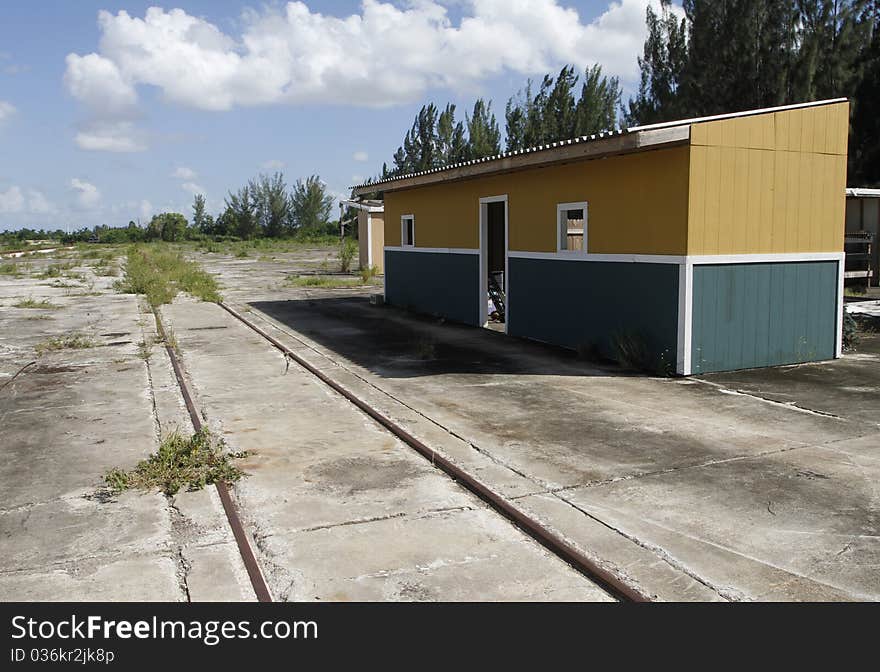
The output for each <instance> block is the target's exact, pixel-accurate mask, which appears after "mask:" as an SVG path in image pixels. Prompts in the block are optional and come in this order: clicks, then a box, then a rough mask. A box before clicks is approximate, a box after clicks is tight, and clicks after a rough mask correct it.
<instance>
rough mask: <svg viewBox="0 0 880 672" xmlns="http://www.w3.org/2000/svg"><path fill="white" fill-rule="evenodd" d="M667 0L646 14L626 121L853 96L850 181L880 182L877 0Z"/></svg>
mask: <svg viewBox="0 0 880 672" xmlns="http://www.w3.org/2000/svg"><path fill="white" fill-rule="evenodd" d="M683 8H684V17H683V18H679V17H678V16H677V15H676V14H675V13H674V12H673V10H672V7H671V5H670V2H669V0H662V2H661V6H660V10H659V12H656V11H654V10H653V9H652V8H651V7H648V10H647V28H648V36H647V39H646V41H645V45H644V51H643V54H642V56H641V57H640V58H639V68H640V73H641V76H640V83H639V89H638V93H637V94H636V95H635V97H634V98H632V99H631V100H629V102H628V105H627V108H626V110H625V111H624V117H625V120H626V123H627V124H629V125H636V124H649V123H654V122H662V121H672V120H674V119H686V118H690V117H699V116H705V115H712V114H721V113H725V112H738V111H742V110H748V109H755V108H763V107H774V106H777V105H786V104H791V103H800V102H807V101H812V100H822V99H829V98H839V97H846V98H849V99H850V101H851V103H852V110H851V113H852V117H851V122H852V124H851V129H850V151H849V159H850V162H849V183H850V184H858V185H860V186H868V185H870V184H877V183H878V182H880V121H878V110H880V31H878V27H880V0H684V3H683Z"/></svg>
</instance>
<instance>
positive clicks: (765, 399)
mask: <svg viewBox="0 0 880 672" xmlns="http://www.w3.org/2000/svg"><path fill="white" fill-rule="evenodd" d="M692 380H695V381H696V382H698V383H702V384H704V385H709V386H711V387H714V388H715V389H716V390H718V391H719V392H720V393H721V394H729V395H732V396H737V397H750V398H752V399H755V400H756V401H760V402H763V403H765V404H770V405H771V406H777V407H779V408H786V409H788V410H790V411H797V412H798V413H806V414H807V415H816V416H819V417H821V418H831V419H833V420H839V421H840V422H849V421H848V420H847V419H846V418H844V417H842V416H839V415H835V414H834V413H828V412H826V411H817V410H815V409H812V408H804V407H803V406H798V405H797V404H795V403H794V402H793V401H792V402H785V401H777V400H776V399H770V398H768V397H763V396H761V395H760V394H754V393H752V392H746V391H745V390H732V389H730V388H729V387H726V386H725V385H722V384H721V383H714V382H712V381H711V380H703V379H701V378H692Z"/></svg>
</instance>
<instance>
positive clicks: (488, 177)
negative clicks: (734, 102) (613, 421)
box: [355, 100, 849, 375]
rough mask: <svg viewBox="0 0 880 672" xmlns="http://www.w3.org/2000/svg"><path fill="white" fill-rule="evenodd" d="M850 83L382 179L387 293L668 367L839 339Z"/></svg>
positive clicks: (829, 351) (820, 347)
mask: <svg viewBox="0 0 880 672" xmlns="http://www.w3.org/2000/svg"><path fill="white" fill-rule="evenodd" d="M848 110H849V105H848V103H847V101H846V100H834V101H823V102H819V103H809V104H804V105H796V106H788V107H783V108H774V109H770V110H756V111H753V112H745V113H738V114H733V115H723V116H718V117H710V118H704V119H693V120H686V121H681V122H673V123H668V124H658V125H653V126H645V127H637V128H632V129H628V130H626V131H615V132H612V133H608V134H602V135H599V136H593V137H590V138H578V139H575V140H570V141H565V142H560V143H554V144H553V145H550V146H547V147H539V148H534V149H530V150H523V151H518V152H512V153H508V154H504V155H501V156H498V157H492V158H490V159H484V160H480V161H475V162H469V163H465V164H459V165H456V166H451V167H448V168H444V169H438V170H434V171H428V172H425V173H420V174H415V175H407V176H403V177H397V178H394V179H391V180H388V181H385V182H382V183H376V184H366V185H361V186H359V187H356V188H355V193H356V194H363V195H365V194H369V193H372V192H382V193H383V194H384V203H385V245H386V247H385V260H386V279H385V287H386V301H387V302H388V303H390V304H393V305H399V306H402V307H405V308H409V309H412V310H415V311H419V312H424V313H430V314H437V315H443V316H446V317H448V318H450V319H454V320H457V321H461V322H464V323H467V324H473V325H476V326H483V325H485V324H486V323H487V322H488V320H489V315H490V314H492V313H493V306H492V305H490V304H489V302H488V300H487V299H488V296H489V295H491V289H492V287H493V282H494V283H496V284H497V286H498V287H500V289H501V290H502V291H503V294H504V298H505V303H506V306H505V310H504V311H501V312H503V319H504V328H505V330H506V331H507V333H508V334H511V335H514V336H520V337H525V338H532V339H537V340H541V341H545V342H549V343H555V344H559V345H562V346H566V347H572V348H579V349H581V348H584V349H589V350H595V351H598V352H600V353H603V354H606V355H613V354H614V353H615V351H616V350H619V348H620V345H621V343H629V344H630V345H631V344H632V343H639V344H640V347H641V348H643V349H644V350H645V351H647V352H649V353H650V356H651V357H652V358H654V360H655V361H656V363H657V365H658V367H660V368H668V369H669V370H674V371H676V372H677V373H679V374H683V375H688V374H690V373H698V372H708V371H721V370H731V369H739V368H749V367H757V366H769V365H776V364H790V363H795V362H804V361H812V360H821V359H828V358H832V357H835V356H837V355H839V341H840V328H841V321H842V264H841V262H842V258H843V226H842V225H841V224H842V222H843V220H844V208H845V186H846V185H845V180H846V158H847V157H846V152H847V133H848V126H849V124H848V119H849V111H848Z"/></svg>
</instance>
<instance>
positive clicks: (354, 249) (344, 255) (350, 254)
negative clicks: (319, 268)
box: [339, 238, 358, 273]
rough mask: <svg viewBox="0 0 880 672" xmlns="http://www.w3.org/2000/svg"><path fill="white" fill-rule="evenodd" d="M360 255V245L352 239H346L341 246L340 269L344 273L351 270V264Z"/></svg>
mask: <svg viewBox="0 0 880 672" xmlns="http://www.w3.org/2000/svg"><path fill="white" fill-rule="evenodd" d="M357 253H358V244H357V242H355V241H354V240H352V239H351V238H346V239H344V240H343V241H342V242H341V243H340V244H339V267H340V270H341V271H342V272H343V273H348V272H349V271H350V270H351V262H352V261H354V258H355V257H356V256H357Z"/></svg>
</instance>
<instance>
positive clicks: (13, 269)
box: [0, 264, 21, 277]
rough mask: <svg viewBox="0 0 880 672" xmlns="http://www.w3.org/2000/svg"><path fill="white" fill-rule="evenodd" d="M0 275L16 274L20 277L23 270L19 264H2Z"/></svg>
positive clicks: (0, 265)
mask: <svg viewBox="0 0 880 672" xmlns="http://www.w3.org/2000/svg"><path fill="white" fill-rule="evenodd" d="M0 275H14V276H16V277H18V276H20V275H21V270H19V268H18V264H0Z"/></svg>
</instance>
